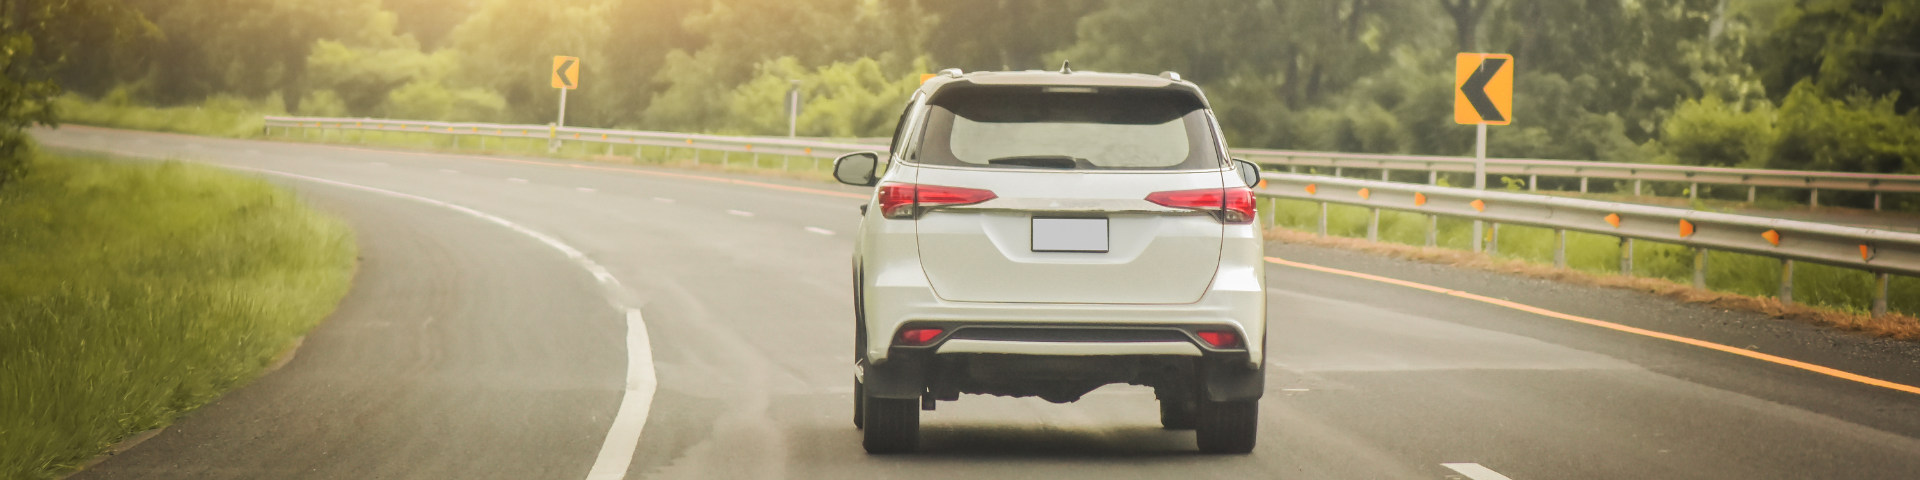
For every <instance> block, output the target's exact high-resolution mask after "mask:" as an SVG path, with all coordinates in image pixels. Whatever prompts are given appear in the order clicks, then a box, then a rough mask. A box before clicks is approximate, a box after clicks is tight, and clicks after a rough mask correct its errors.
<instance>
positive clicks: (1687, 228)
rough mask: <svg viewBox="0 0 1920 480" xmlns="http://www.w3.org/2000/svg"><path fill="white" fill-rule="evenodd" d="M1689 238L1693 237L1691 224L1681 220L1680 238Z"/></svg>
mask: <svg viewBox="0 0 1920 480" xmlns="http://www.w3.org/2000/svg"><path fill="white" fill-rule="evenodd" d="M1691 236H1693V222H1689V221H1686V220H1681V221H1680V238H1687V237H1691Z"/></svg>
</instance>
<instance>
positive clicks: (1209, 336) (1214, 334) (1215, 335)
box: [1199, 331, 1240, 348]
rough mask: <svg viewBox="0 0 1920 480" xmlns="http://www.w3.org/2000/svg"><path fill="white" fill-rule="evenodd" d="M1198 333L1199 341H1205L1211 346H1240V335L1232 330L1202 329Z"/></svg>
mask: <svg viewBox="0 0 1920 480" xmlns="http://www.w3.org/2000/svg"><path fill="white" fill-rule="evenodd" d="M1199 335H1200V341H1203V342H1207V345H1212V346H1213V348H1229V347H1237V346H1240V335H1239V334H1235V333H1233V332H1222V331H1204V332H1199Z"/></svg>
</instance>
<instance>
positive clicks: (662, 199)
mask: <svg viewBox="0 0 1920 480" xmlns="http://www.w3.org/2000/svg"><path fill="white" fill-rule="evenodd" d="M653 201H656V202H660V203H673V199H671V198H660V197H653Z"/></svg>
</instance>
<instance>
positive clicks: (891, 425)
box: [860, 392, 920, 453]
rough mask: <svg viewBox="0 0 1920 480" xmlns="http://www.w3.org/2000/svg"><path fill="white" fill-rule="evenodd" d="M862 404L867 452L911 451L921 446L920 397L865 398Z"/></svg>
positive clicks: (864, 442)
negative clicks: (900, 398) (904, 398)
mask: <svg viewBox="0 0 1920 480" xmlns="http://www.w3.org/2000/svg"><path fill="white" fill-rule="evenodd" d="M862 393H863V394H864V393H865V392H862ZM860 403H861V407H862V410H864V412H863V413H864V416H865V419H863V420H862V421H861V422H862V423H863V424H865V427H866V431H865V433H866V438H865V439H863V440H862V441H861V446H863V447H866V449H867V453H908V452H912V451H914V450H915V449H917V448H919V447H920V400H919V399H909V400H899V399H892V398H864V399H862V400H861V402H860Z"/></svg>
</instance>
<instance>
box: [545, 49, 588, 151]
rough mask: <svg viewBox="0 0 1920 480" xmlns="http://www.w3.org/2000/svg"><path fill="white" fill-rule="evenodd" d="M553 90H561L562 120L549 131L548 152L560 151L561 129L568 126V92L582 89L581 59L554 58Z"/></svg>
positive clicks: (556, 121)
mask: <svg viewBox="0 0 1920 480" xmlns="http://www.w3.org/2000/svg"><path fill="white" fill-rule="evenodd" d="M553 88H556V89H559V90H560V118H559V119H557V120H555V121H554V123H553V128H550V129H547V152H548V153H552V152H556V151H559V150H560V127H564V126H567V91H568V90H573V89H575V88H580V58H579V57H553Z"/></svg>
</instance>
